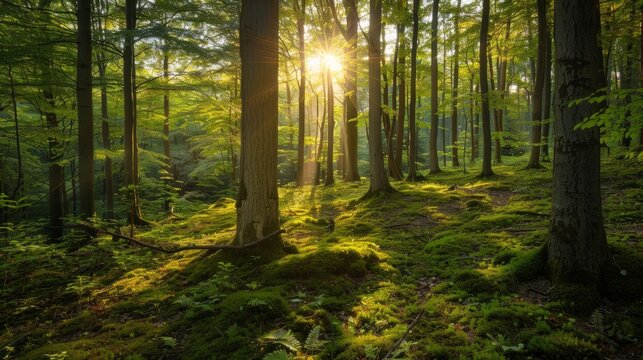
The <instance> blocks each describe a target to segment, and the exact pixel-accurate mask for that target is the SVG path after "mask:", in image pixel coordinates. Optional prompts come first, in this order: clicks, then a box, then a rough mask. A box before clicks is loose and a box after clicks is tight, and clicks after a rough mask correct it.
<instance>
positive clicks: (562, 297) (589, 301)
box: [549, 284, 601, 315]
mask: <svg viewBox="0 0 643 360" xmlns="http://www.w3.org/2000/svg"><path fill="white" fill-rule="evenodd" d="M549 297H550V300H552V301H558V302H559V304H560V308H561V310H564V311H568V312H571V313H573V314H581V315H589V314H591V313H592V311H594V309H596V308H597V307H598V306H600V304H601V297H600V294H599V293H598V291H597V290H596V289H592V288H589V287H586V286H582V285H575V284H557V285H556V286H554V287H553V288H552V289H551V291H550V292H549Z"/></svg>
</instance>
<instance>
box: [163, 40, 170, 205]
mask: <svg viewBox="0 0 643 360" xmlns="http://www.w3.org/2000/svg"><path fill="white" fill-rule="evenodd" d="M163 79H164V80H165V86H168V85H169V81H170V69H169V54H168V50H167V49H163ZM163 155H164V156H165V168H166V170H167V174H166V175H165V183H166V185H168V187H169V184H170V183H171V177H172V153H171V151H170V91H169V90H167V89H166V90H165V91H164V93H163ZM166 191H169V190H166ZM170 202H171V199H170V195H169V194H167V195H166V198H165V200H164V201H163V210H165V211H166V212H170V209H171V206H170Z"/></svg>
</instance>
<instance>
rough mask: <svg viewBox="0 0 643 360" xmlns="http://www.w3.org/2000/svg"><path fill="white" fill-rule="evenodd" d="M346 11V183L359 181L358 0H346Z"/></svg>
mask: <svg viewBox="0 0 643 360" xmlns="http://www.w3.org/2000/svg"><path fill="white" fill-rule="evenodd" d="M344 8H345V9H346V36H347V39H346V40H347V41H348V49H347V52H348V54H347V59H348V61H347V64H346V95H345V98H344V103H345V105H344V106H346V177H345V180H346V181H359V180H360V176H359V171H358V168H357V39H358V37H357V27H358V23H359V17H358V14H357V2H356V0H344Z"/></svg>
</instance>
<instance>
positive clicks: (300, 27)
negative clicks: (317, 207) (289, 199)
mask: <svg viewBox="0 0 643 360" xmlns="http://www.w3.org/2000/svg"><path fill="white" fill-rule="evenodd" d="M294 4H295V10H296V11H297V37H298V41H299V72H300V75H299V105H298V106H299V108H298V110H299V128H298V137H297V185H298V186H302V185H304V183H305V174H304V162H305V159H304V152H305V139H306V133H305V130H306V52H305V46H306V45H305V41H304V36H305V29H304V24H305V22H306V0H301V5H299V0H294Z"/></svg>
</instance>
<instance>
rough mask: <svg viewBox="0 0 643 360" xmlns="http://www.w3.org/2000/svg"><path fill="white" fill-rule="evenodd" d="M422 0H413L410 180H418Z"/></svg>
mask: <svg viewBox="0 0 643 360" xmlns="http://www.w3.org/2000/svg"><path fill="white" fill-rule="evenodd" d="M419 13H420V0H413V31H412V35H411V83H410V84H409V87H410V89H409V98H410V99H409V175H408V177H407V179H408V180H409V181H416V180H417V179H418V174H417V152H418V151H417V130H416V128H415V115H416V100H417V54H418V27H419V26H418V25H419Z"/></svg>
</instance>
